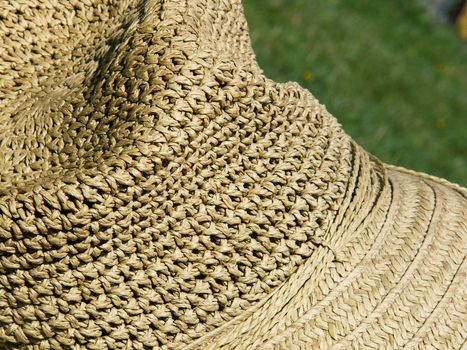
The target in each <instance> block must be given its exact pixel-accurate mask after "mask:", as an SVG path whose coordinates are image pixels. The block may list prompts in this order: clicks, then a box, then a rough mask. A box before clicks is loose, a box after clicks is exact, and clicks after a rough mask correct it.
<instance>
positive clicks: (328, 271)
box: [0, 0, 467, 350]
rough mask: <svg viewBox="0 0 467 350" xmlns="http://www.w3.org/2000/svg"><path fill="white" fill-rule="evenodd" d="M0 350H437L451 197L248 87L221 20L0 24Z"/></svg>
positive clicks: (232, 25)
mask: <svg viewBox="0 0 467 350" xmlns="http://www.w3.org/2000/svg"><path fill="white" fill-rule="evenodd" d="M0 76H1V78H0V349H41V350H42V349H75V350H77V349H95V350H101V349H159V348H160V349H203V350H205V349H331V348H332V349H347V348H358V349H370V348H371V349H390V348H391V349H392V348H409V349H412V348H427V349H435V348H436V349H457V348H460V347H462V346H463V342H464V341H465V338H466V325H465V313H466V285H465V284H466V282H465V280H466V278H465V277H466V276H465V274H466V264H465V262H464V258H465V252H466V249H465V247H466V241H465V237H466V235H465V233H466V215H465V214H466V213H465V211H466V210H465V209H466V195H467V191H466V190H465V189H463V188H460V187H459V186H457V185H453V184H450V183H448V182H447V181H445V180H441V179H437V178H434V177H430V176H428V175H423V174H418V173H415V172H412V171H408V170H405V169H401V168H396V167H393V166H389V165H386V164H382V163H381V162H379V161H378V160H377V159H376V158H374V157H372V156H370V155H369V154H368V153H366V152H365V151H364V150H362V149H361V148H360V147H359V146H358V145H357V144H355V142H354V141H353V140H352V139H350V138H349V137H348V136H347V135H346V134H345V133H344V132H343V131H342V129H341V127H340V126H339V124H338V123H337V121H336V120H335V119H334V118H333V117H332V116H331V115H330V114H329V113H328V112H327V111H326V109H325V108H324V107H323V106H322V105H320V104H319V103H318V101H317V100H316V99H315V98H314V97H313V96H312V95H311V94H310V93H309V92H308V91H306V90H304V89H303V88H301V87H300V86H298V85H297V84H294V83H287V84H278V83H275V82H273V81H271V80H269V79H267V78H266V77H264V75H263V74H262V72H261V70H260V68H259V67H258V65H257V63H256V62H255V59H254V54H253V52H252V50H251V47H250V42H249V36H248V31H247V25H246V22H245V19H244V16H243V11H242V8H241V3H240V1H239V0H232V1H229V0H190V1H182V0H164V1H162V0H160V1H157V0H146V1H125V0H124V1H120V0H118V1H117V0H51V1H33V0H21V1H17V0H10V1H7V2H5V1H3V2H2V3H1V5H0Z"/></svg>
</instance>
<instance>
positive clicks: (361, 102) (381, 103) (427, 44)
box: [244, 0, 467, 186]
mask: <svg viewBox="0 0 467 350" xmlns="http://www.w3.org/2000/svg"><path fill="white" fill-rule="evenodd" d="M244 6H245V11H246V15H247V19H248V23H249V27H250V33H251V37H252V41H253V46H254V49H255V52H256V54H257V58H258V61H259V64H260V66H261V67H262V68H263V70H264V71H265V74H266V75H267V76H269V77H270V78H272V79H274V80H276V81H282V82H285V81H297V82H299V83H300V84H301V85H302V86H304V87H306V88H307V89H309V90H310V91H311V92H312V93H313V95H315V96H316V97H317V98H318V99H319V100H320V102H321V103H323V104H325V105H326V107H327V109H328V110H329V111H330V112H331V113H332V114H333V115H334V116H335V117H336V118H337V119H338V120H339V122H340V123H341V124H342V125H343V127H344V129H345V130H346V132H347V133H348V134H350V135H351V136H352V137H353V138H354V139H355V140H356V141H357V142H358V143H359V144H360V145H362V146H363V147H364V148H366V149H367V150H368V151H369V152H371V153H373V154H374V155H376V156H377V157H378V158H380V159H381V160H383V161H385V162H387V163H392V164H397V165H401V166H405V167H408V168H411V169H415V170H418V171H423V172H427V173H430V174H433V175H437V176H441V177H444V178H446V179H449V180H450V181H454V182H457V183H460V184H462V185H464V186H465V185H466V184H467V178H466V173H467V162H466V158H467V142H466V140H467V44H466V43H465V42H462V41H461V40H460V39H459V37H458V36H457V34H456V32H455V30H454V28H452V27H450V26H448V25H446V24H441V23H438V22H436V21H434V20H433V19H432V18H430V17H429V16H428V15H427V12H426V11H425V9H424V8H422V7H421V6H420V5H419V3H418V2H417V1H406V0H392V1H374V0H352V1H345V0H268V1H265V0H244Z"/></svg>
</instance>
